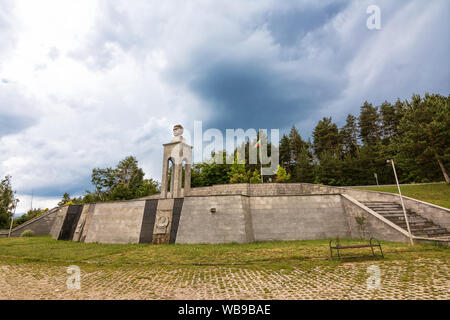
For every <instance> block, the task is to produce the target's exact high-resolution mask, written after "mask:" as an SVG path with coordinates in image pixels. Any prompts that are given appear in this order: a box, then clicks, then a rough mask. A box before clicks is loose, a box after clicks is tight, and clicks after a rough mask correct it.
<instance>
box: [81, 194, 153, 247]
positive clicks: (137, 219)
mask: <svg viewBox="0 0 450 320" xmlns="http://www.w3.org/2000/svg"><path fill="white" fill-rule="evenodd" d="M144 207H145V201H123V202H111V203H97V204H96V205H95V209H94V212H93V214H92V217H91V221H90V223H89V228H88V229H87V233H86V239H85V242H101V243H139V236H140V233H141V226H142V219H143V215H144Z"/></svg>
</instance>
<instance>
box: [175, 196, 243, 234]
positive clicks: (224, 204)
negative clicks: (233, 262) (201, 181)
mask: <svg viewBox="0 0 450 320" xmlns="http://www.w3.org/2000/svg"><path fill="white" fill-rule="evenodd" d="M247 207H248V202H247V199H246V197H245V196H241V195H232V196H205V197H202V196H197V197H186V198H184V203H183V209H182V210H181V217H180V224H179V227H178V234H177V239H176V243H229V242H238V243H246V242H249V241H251V239H252V235H251V229H250V228H249V227H251V223H250V222H249V221H248V218H249V215H248V212H247ZM211 208H215V209H216V212H215V213H211V211H210V209H211ZM246 226H247V228H246Z"/></svg>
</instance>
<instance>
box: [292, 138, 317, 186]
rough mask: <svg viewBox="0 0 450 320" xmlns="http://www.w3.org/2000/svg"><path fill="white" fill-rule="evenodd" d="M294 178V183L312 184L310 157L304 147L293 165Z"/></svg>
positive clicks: (312, 168)
mask: <svg viewBox="0 0 450 320" xmlns="http://www.w3.org/2000/svg"><path fill="white" fill-rule="evenodd" d="M295 177H296V179H295V181H296V182H305V183H313V182H314V165H313V160H312V155H311V153H310V152H309V151H308V148H307V147H306V145H305V146H304V147H303V148H302V150H301V152H300V153H299V155H298V158H297V161H296V163H295Z"/></svg>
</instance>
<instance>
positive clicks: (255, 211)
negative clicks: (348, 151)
mask: <svg viewBox="0 0 450 320" xmlns="http://www.w3.org/2000/svg"><path fill="white" fill-rule="evenodd" d="M250 208H251V209H250V212H251V216H252V221H253V231H254V234H255V240H256V241H272V240H312V239H326V238H335V237H337V236H339V237H340V238H349V237H350V233H349V227H348V223H347V218H346V215H345V211H344V210H343V207H342V204H341V199H340V196H339V195H323V196H322V195H320V196H319V195H304V196H269V197H264V196H260V197H251V198H250Z"/></svg>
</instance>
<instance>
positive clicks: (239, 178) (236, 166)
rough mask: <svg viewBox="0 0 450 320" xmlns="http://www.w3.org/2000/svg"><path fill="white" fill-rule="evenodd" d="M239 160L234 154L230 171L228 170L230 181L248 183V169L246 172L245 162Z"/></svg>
mask: <svg viewBox="0 0 450 320" xmlns="http://www.w3.org/2000/svg"><path fill="white" fill-rule="evenodd" d="M239 162H240V161H239V158H238V156H237V154H236V156H235V159H234V161H233V164H232V165H231V166H230V171H228V177H229V178H230V183H248V181H249V179H250V177H249V176H250V171H248V172H247V171H246V170H245V163H239Z"/></svg>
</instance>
